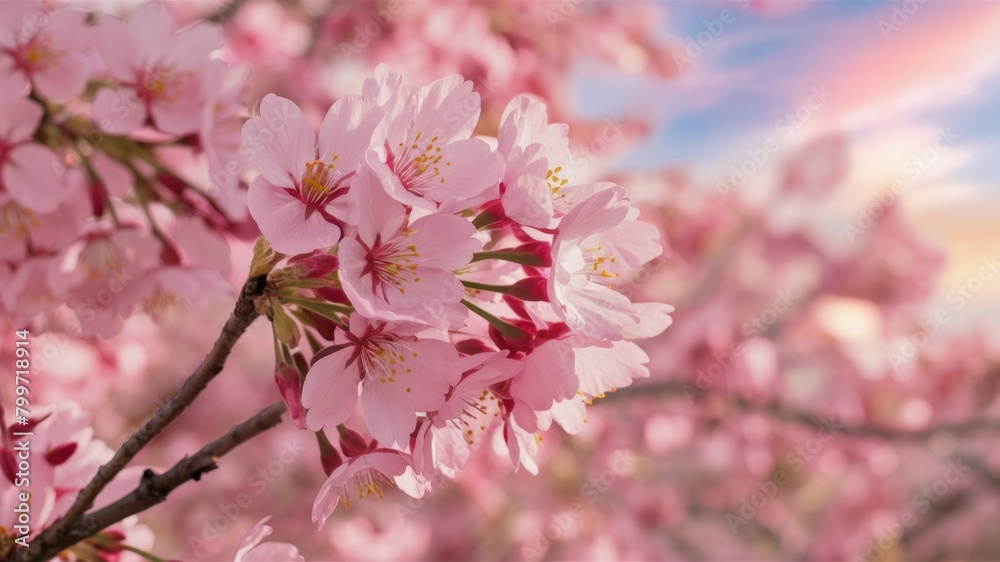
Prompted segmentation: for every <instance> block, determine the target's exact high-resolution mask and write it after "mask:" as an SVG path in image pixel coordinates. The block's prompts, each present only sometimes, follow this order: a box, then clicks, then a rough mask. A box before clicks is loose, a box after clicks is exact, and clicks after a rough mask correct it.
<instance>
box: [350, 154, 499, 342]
mask: <svg viewBox="0 0 1000 562" xmlns="http://www.w3.org/2000/svg"><path fill="white" fill-rule="evenodd" d="M355 183H356V188H355V189H354V190H353V192H352V199H353V202H352V205H351V207H352V209H356V216H355V217H354V219H355V221H356V223H357V226H358V234H357V237H356V238H345V239H344V240H343V241H342V242H341V244H340V250H339V253H340V259H341V264H342V265H341V274H340V280H341V283H342V284H343V287H344V291H345V292H346V293H347V295H348V297H349V298H350V299H351V302H352V303H353V304H354V305H355V306H356V307H357V308H358V310H359V311H361V312H362V313H364V314H365V315H366V316H368V317H370V318H379V319H382V320H387V321H392V320H410V321H415V322H421V323H424V324H427V325H429V326H434V327H438V328H448V327H452V328H457V327H459V326H461V325H462V323H463V320H464V318H465V317H466V315H467V314H468V311H467V310H466V309H465V307H464V306H462V304H461V302H460V301H461V299H462V297H463V296H464V294H465V292H464V290H463V288H462V285H461V282H460V281H459V280H458V278H456V277H455V275H454V274H453V273H452V272H453V271H454V270H456V269H459V268H461V267H463V266H465V265H467V264H468V263H469V262H470V261H471V260H472V254H473V253H474V252H476V251H478V250H479V249H480V248H481V247H482V244H481V243H480V242H479V240H478V239H476V238H474V236H473V235H474V234H475V232H476V229H475V227H474V226H473V225H472V223H471V222H469V221H468V220H466V219H463V218H460V217H456V216H452V215H445V214H429V215H425V216H423V217H421V218H419V219H416V220H412V221H411V220H410V218H409V216H408V213H407V210H406V208H405V207H404V206H403V205H402V204H401V203H398V202H397V201H395V200H393V199H392V198H391V197H389V196H388V195H387V194H386V193H385V191H383V189H382V186H381V185H380V184H379V183H378V180H377V178H376V177H375V173H374V172H373V171H372V170H371V168H370V167H367V166H366V167H363V168H362V169H361V170H360V172H359V176H358V177H357V178H356V182H355Z"/></svg>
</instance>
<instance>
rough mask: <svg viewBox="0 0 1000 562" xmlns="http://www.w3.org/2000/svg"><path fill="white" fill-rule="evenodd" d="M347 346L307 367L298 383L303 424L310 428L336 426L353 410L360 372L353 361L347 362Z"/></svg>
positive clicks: (316, 429)
mask: <svg viewBox="0 0 1000 562" xmlns="http://www.w3.org/2000/svg"><path fill="white" fill-rule="evenodd" d="M350 358H351V349H350V348H348V349H342V350H340V351H336V352H334V353H331V354H330V355H327V356H326V357H322V358H321V359H320V360H319V361H316V363H315V364H314V365H313V366H312V368H311V369H309V373H308V374H307V375H306V380H305V383H303V385H302V406H303V407H305V408H306V409H307V410H308V411H307V412H306V426H307V427H308V428H309V429H311V430H312V431H319V430H320V429H323V428H324V427H336V426H337V425H338V424H340V423H343V422H344V421H345V420H347V418H349V417H351V414H353V413H354V408H355V406H357V404H358V392H359V389H358V387H359V383H360V373H359V372H358V366H357V363H356V362H354V363H351V364H348V361H349V360H350Z"/></svg>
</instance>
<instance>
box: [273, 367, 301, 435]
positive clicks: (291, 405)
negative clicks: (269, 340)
mask: <svg viewBox="0 0 1000 562" xmlns="http://www.w3.org/2000/svg"><path fill="white" fill-rule="evenodd" d="M274 382H276V383H277V384H278V392H280V393H281V398H282V400H284V401H285V406H286V407H287V408H288V413H290V414H291V415H292V423H294V424H295V427H297V428H299V429H305V428H306V410H305V408H303V407H302V379H301V378H300V377H299V372H298V371H297V370H295V367H292V366H291V365H289V364H288V363H285V362H280V363H278V366H277V368H276V369H275V370H274Z"/></svg>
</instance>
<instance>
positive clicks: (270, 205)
mask: <svg viewBox="0 0 1000 562" xmlns="http://www.w3.org/2000/svg"><path fill="white" fill-rule="evenodd" d="M247 206H248V207H249V208H250V215H251V216H253V219H254V221H256V223H257V226H258V227H260V231H261V233H262V234H263V235H264V238H266V239H267V241H268V242H270V243H271V246H272V247H273V248H274V249H275V250H276V251H278V252H281V253H283V254H304V253H307V252H311V251H313V250H316V249H319V248H328V247H330V246H333V245H334V244H336V243H337V242H338V241H339V240H340V227H338V226H337V225H336V224H333V223H331V222H329V221H327V220H326V218H324V217H323V214H322V213H320V212H318V211H317V212H313V213H312V214H310V215H309V216H308V217H307V216H306V211H307V210H308V208H307V207H306V205H305V203H303V202H302V201H300V200H299V199H297V198H295V197H293V196H292V195H291V194H289V193H288V192H287V191H286V190H285V189H283V188H281V187H278V186H276V185H273V184H271V183H270V182H268V181H267V180H266V179H265V178H264V177H261V176H258V177H257V178H254V180H253V181H252V182H251V183H250V188H249V189H248V190H247Z"/></svg>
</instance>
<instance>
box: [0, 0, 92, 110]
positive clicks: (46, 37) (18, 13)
mask: <svg viewBox="0 0 1000 562" xmlns="http://www.w3.org/2000/svg"><path fill="white" fill-rule="evenodd" d="M87 16H88V14H87V12H85V11H83V10H75V9H67V8H55V9H49V10H47V9H45V8H44V7H43V5H42V3H40V2H35V1H32V0H10V1H8V2H4V3H2V4H0V22H3V23H2V24H0V37H4V38H5V42H4V44H3V45H0V68H4V67H8V66H9V67H11V68H12V69H13V73H14V74H15V75H16V78H15V79H14V80H15V82H20V83H21V84H24V83H25V82H27V81H30V82H31V84H32V86H33V87H34V89H35V90H36V91H37V92H38V94H39V95H41V96H42V97H45V98H47V99H50V100H52V101H55V102H60V103H62V102H66V101H68V100H69V99H70V98H72V97H74V96H76V95H78V94H79V93H80V92H82V91H83V87H84V85H85V84H86V82H87V77H88V76H89V74H90V61H89V60H88V59H87V55H86V53H85V51H86V50H87V49H88V48H89V47H90V44H91V42H92V40H93V37H94V34H93V30H92V29H91V28H90V26H88V25H87V23H86V20H87ZM3 59H7V60H6V61H5V60H3ZM0 97H2V95H0Z"/></svg>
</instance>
